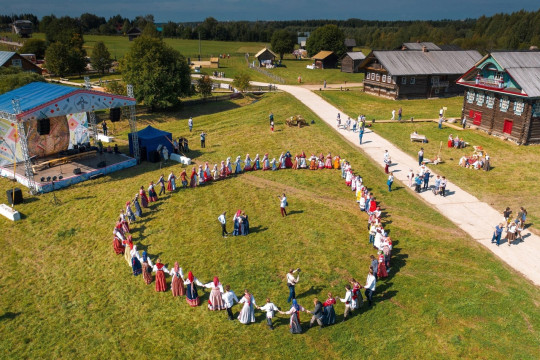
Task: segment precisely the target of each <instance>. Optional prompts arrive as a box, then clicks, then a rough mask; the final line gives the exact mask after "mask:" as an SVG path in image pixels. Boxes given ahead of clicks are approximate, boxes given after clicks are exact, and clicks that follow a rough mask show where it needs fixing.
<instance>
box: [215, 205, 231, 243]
mask: <svg viewBox="0 0 540 360" xmlns="http://www.w3.org/2000/svg"><path fill="white" fill-rule="evenodd" d="M226 213H227V212H226V211H224V212H223V214H221V215H219V216H218V218H217V219H218V221H219V222H220V223H221V236H223V237H227V235H229V233H228V232H227V228H226V224H227V219H226V218H225V214H226Z"/></svg>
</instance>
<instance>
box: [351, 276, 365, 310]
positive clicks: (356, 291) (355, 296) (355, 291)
mask: <svg viewBox="0 0 540 360" xmlns="http://www.w3.org/2000/svg"><path fill="white" fill-rule="evenodd" d="M351 285H352V306H353V310H354V309H359V308H360V307H361V306H362V305H363V304H364V299H363V298H362V292H361V291H360V290H361V289H362V285H360V283H359V282H358V281H356V279H354V278H352V279H351Z"/></svg>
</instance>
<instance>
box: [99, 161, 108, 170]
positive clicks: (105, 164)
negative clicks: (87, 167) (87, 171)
mask: <svg viewBox="0 0 540 360" xmlns="http://www.w3.org/2000/svg"><path fill="white" fill-rule="evenodd" d="M105 166H107V162H106V161H100V162H98V164H97V167H98V169H102V168H104V167H105Z"/></svg>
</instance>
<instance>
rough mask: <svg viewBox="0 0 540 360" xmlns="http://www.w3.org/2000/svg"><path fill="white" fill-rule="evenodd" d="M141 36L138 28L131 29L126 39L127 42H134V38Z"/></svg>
mask: <svg viewBox="0 0 540 360" xmlns="http://www.w3.org/2000/svg"><path fill="white" fill-rule="evenodd" d="M141 34H142V31H141V30H140V29H139V28H136V27H134V28H131V29H130V30H129V31H128V32H127V33H126V35H127V36H128V39H129V41H133V40H135V39H136V38H138V37H139V36H141Z"/></svg>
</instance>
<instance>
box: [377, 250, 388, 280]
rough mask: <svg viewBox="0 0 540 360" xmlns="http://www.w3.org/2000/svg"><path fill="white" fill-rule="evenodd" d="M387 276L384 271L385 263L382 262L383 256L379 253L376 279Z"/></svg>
mask: <svg viewBox="0 0 540 360" xmlns="http://www.w3.org/2000/svg"><path fill="white" fill-rule="evenodd" d="M387 276H388V272H387V271H386V262H385V261H384V254H383V252H382V251H379V265H378V267H377V279H381V278H385V277H387Z"/></svg>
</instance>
